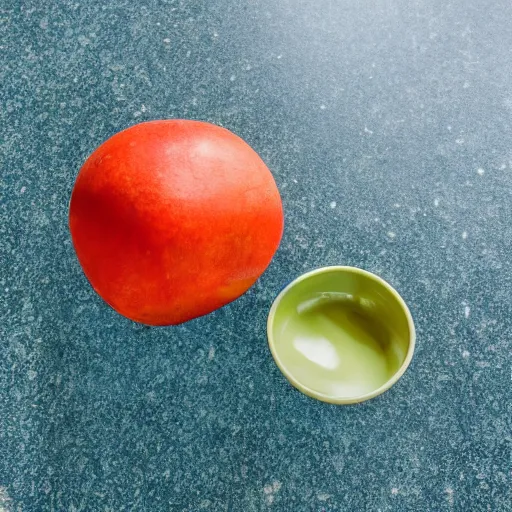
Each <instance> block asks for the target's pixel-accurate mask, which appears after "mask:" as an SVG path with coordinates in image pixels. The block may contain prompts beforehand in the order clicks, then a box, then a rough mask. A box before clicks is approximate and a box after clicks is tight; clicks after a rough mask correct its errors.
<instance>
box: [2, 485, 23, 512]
mask: <svg viewBox="0 0 512 512" xmlns="http://www.w3.org/2000/svg"><path fill="white" fill-rule="evenodd" d="M11 505H12V500H11V497H10V496H9V494H8V493H7V487H3V486H0V512H10V511H11V510H13V509H12V508H11ZM19 510H21V508H20V509H19Z"/></svg>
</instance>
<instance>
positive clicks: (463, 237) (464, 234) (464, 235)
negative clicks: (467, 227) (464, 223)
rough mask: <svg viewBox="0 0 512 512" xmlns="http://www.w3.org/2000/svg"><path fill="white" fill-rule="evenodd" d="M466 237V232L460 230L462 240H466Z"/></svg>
mask: <svg viewBox="0 0 512 512" xmlns="http://www.w3.org/2000/svg"><path fill="white" fill-rule="evenodd" d="M467 237H468V232H467V231H463V232H462V240H466V238H467Z"/></svg>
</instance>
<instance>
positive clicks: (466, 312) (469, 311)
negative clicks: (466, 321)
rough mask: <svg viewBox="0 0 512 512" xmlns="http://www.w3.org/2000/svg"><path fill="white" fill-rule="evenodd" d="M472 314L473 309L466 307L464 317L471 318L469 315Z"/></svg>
mask: <svg viewBox="0 0 512 512" xmlns="http://www.w3.org/2000/svg"><path fill="white" fill-rule="evenodd" d="M470 313H471V308H470V307H469V306H464V316H465V317H466V318H469V314H470Z"/></svg>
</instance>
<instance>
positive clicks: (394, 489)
mask: <svg viewBox="0 0 512 512" xmlns="http://www.w3.org/2000/svg"><path fill="white" fill-rule="evenodd" d="M391 494H393V495H396V494H398V487H393V488H392V489H391Z"/></svg>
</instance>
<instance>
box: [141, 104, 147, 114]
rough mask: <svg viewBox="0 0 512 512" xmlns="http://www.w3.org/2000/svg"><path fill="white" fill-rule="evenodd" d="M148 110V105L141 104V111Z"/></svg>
mask: <svg viewBox="0 0 512 512" xmlns="http://www.w3.org/2000/svg"><path fill="white" fill-rule="evenodd" d="M147 110H148V109H147V107H146V105H141V106H140V111H141V112H146V111H147Z"/></svg>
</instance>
